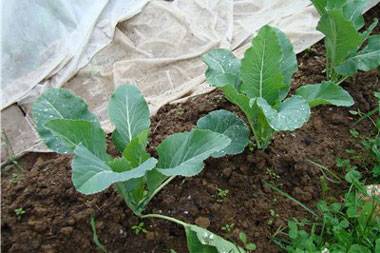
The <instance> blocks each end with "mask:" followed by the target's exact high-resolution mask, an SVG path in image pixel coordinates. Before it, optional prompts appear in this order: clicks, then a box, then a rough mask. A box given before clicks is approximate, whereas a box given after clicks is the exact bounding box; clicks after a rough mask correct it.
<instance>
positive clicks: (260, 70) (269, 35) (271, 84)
mask: <svg viewBox="0 0 380 253" xmlns="http://www.w3.org/2000/svg"><path fill="white" fill-rule="evenodd" d="M277 36H278V32H276V31H275V30H274V28H272V27H270V26H264V27H263V28H261V29H260V30H259V33H258V34H257V36H256V37H254V38H253V40H252V47H251V48H249V49H248V50H247V51H246V52H245V54H244V58H243V60H242V61H241V69H240V76H241V80H242V81H243V83H242V85H241V91H242V92H244V93H245V94H247V95H248V97H250V98H256V97H262V98H264V99H266V100H267V101H268V103H269V104H271V105H273V104H275V103H276V102H277V101H278V100H279V94H280V91H281V89H284V88H286V87H287V85H286V84H285V83H284V76H283V74H282V68H281V67H282V65H281V60H282V58H283V54H282V48H281V45H280V43H279V40H278V37H277Z"/></svg>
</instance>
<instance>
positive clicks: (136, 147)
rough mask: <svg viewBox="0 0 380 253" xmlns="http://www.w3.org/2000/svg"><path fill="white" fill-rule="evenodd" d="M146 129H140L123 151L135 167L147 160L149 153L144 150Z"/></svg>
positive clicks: (146, 136)
mask: <svg viewBox="0 0 380 253" xmlns="http://www.w3.org/2000/svg"><path fill="white" fill-rule="evenodd" d="M147 133H148V131H142V132H141V133H140V134H139V135H137V136H136V137H134V138H133V139H132V141H130V142H129V143H128V144H127V146H126V147H125V149H124V151H123V156H124V157H125V158H126V159H127V160H128V161H129V162H130V163H131V164H132V166H134V167H136V166H138V165H140V164H141V163H143V162H144V161H145V160H147V159H148V158H149V157H150V155H149V153H148V152H146V150H145V147H146V144H147V138H148V134H147Z"/></svg>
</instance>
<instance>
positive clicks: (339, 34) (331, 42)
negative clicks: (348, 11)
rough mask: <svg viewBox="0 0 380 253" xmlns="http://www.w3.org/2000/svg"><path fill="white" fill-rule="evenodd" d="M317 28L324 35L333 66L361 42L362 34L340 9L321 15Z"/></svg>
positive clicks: (340, 61) (341, 61) (330, 62)
mask: <svg viewBox="0 0 380 253" xmlns="http://www.w3.org/2000/svg"><path fill="white" fill-rule="evenodd" d="M317 29H318V30H319V31H321V32H322V33H323V34H324V35H325V36H326V38H325V45H326V51H327V56H328V59H329V64H330V65H331V66H332V67H335V66H337V65H339V64H341V63H343V61H344V60H345V59H346V58H347V57H348V56H350V54H352V53H353V52H354V51H355V50H356V49H357V48H358V47H359V46H360V45H361V44H362V42H363V36H362V35H361V34H360V33H359V32H357V31H356V29H355V27H354V25H353V23H352V22H351V21H350V20H348V19H347V18H345V17H344V15H343V11H342V10H329V11H327V12H326V14H324V15H322V17H321V19H320V20H319V23H318V27H317Z"/></svg>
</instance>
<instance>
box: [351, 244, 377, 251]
mask: <svg viewBox="0 0 380 253" xmlns="http://www.w3.org/2000/svg"><path fill="white" fill-rule="evenodd" d="M371 252H372V251H371V250H370V249H368V248H367V247H365V246H362V245H359V244H353V245H352V246H351V247H350V249H349V250H348V253H371Z"/></svg>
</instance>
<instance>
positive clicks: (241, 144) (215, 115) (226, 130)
mask: <svg viewBox="0 0 380 253" xmlns="http://www.w3.org/2000/svg"><path fill="white" fill-rule="evenodd" d="M197 127H198V128H200V129H209V130H211V131H213V132H217V133H221V134H224V135H226V136H227V137H228V138H230V139H231V143H230V145H228V146H227V147H226V148H224V149H223V150H221V151H218V152H216V153H214V154H213V155H212V157H222V156H224V155H235V154H240V153H241V152H243V151H244V148H245V147H246V146H247V145H248V142H249V129H248V128H247V126H246V125H245V123H244V121H242V120H241V119H240V118H239V117H238V116H236V115H235V114H234V113H232V112H229V111H226V110H217V111H213V112H210V113H209V114H207V115H206V116H204V117H202V118H200V119H199V120H198V122H197Z"/></svg>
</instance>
